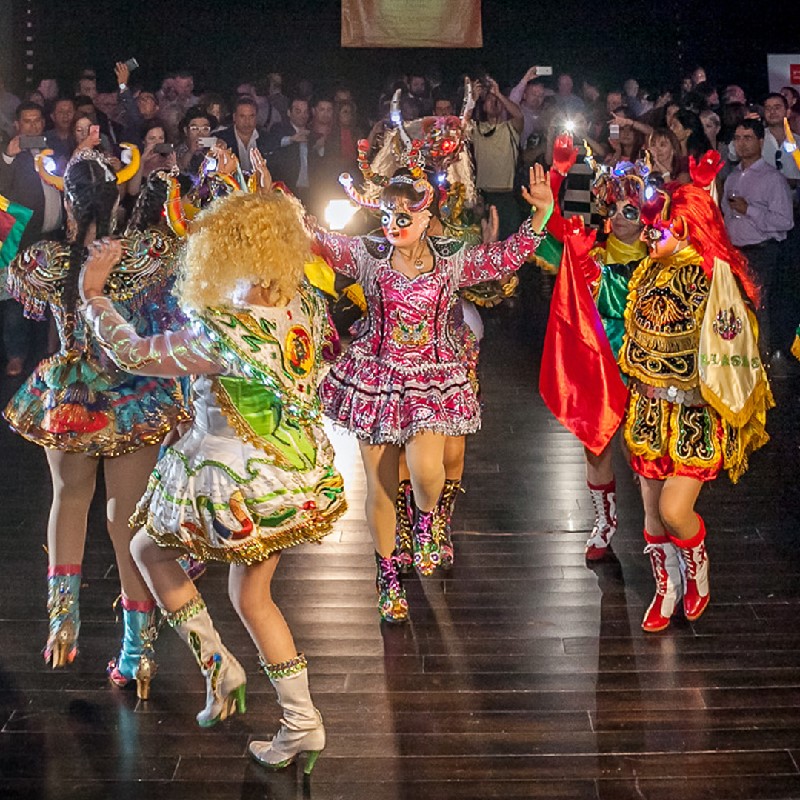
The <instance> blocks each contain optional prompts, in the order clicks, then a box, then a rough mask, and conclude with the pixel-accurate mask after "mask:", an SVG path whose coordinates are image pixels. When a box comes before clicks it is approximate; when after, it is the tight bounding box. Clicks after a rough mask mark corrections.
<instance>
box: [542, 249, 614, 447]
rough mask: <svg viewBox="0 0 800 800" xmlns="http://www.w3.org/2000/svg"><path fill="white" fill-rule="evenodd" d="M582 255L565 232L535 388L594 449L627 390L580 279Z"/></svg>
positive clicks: (610, 431) (604, 439)
mask: <svg viewBox="0 0 800 800" xmlns="http://www.w3.org/2000/svg"><path fill="white" fill-rule="evenodd" d="M577 247H580V245H577ZM586 258H588V255H584V254H583V253H581V252H578V251H576V242H575V240H574V239H573V238H572V237H571V236H567V237H566V241H565V246H564V255H563V257H562V260H561V268H560V270H559V272H558V276H557V278H556V283H555V288H554V290H553V299H552V301H551V303H550V317H549V319H548V322H547V333H546V334H545V340H544V350H543V352H542V366H541V372H540V374H539V391H540V392H541V395H542V399H543V400H544V402H545V405H546V406H547V407H548V408H549V409H550V410H551V411H552V412H553V414H554V415H555V417H556V419H557V420H558V421H559V422H560V423H561V424H562V425H563V426H564V427H565V428H567V429H568V430H570V431H572V433H574V434H575V436H577V437H578V439H580V441H581V442H583V444H584V445H586V447H588V448H589V449H590V450H591V451H592V452H593V453H595V454H599V453H601V452H602V451H603V450H604V449H605V447H606V446H607V445H608V443H609V441H610V440H611V437H612V436H613V435H614V433H615V431H616V430H617V428H618V427H619V424H620V421H621V420H622V415H623V413H624V412H625V403H626V400H627V395H628V390H627V388H626V387H625V384H624V383H623V381H622V378H621V377H620V374H619V368H618V367H617V363H616V360H615V359H614V354H613V353H612V351H611V345H610V344H609V343H608V338H607V336H606V334H605V330H604V329H603V323H602V321H601V319H600V314H599V313H598V312H597V307H596V306H595V303H594V299H593V298H592V294H591V292H590V290H589V286H588V284H587V283H586V278H585V276H584V270H583V263H582V262H583V261H585V260H586Z"/></svg>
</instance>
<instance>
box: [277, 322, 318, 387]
mask: <svg viewBox="0 0 800 800" xmlns="http://www.w3.org/2000/svg"><path fill="white" fill-rule="evenodd" d="M283 363H284V366H285V367H286V369H287V370H289V372H291V373H292V374H293V375H296V376H297V377H298V378H305V377H306V375H308V373H309V372H311V370H312V368H313V367H314V342H313V341H312V339H311V334H309V332H308V331H307V330H306V329H305V328H304V327H303V326H302V325H293V326H292V327H291V328H289V331H288V333H287V334H286V340H285V342H284V346H283Z"/></svg>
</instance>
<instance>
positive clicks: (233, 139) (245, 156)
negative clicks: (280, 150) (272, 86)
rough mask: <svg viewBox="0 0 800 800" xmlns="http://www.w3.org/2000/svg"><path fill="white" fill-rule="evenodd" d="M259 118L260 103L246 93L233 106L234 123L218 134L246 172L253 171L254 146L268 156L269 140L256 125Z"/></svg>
mask: <svg viewBox="0 0 800 800" xmlns="http://www.w3.org/2000/svg"><path fill="white" fill-rule="evenodd" d="M257 118H258V103H256V101H255V100H254V99H253V98H252V97H247V96H246V95H245V96H242V97H239V98H238V99H237V100H236V105H235V106H234V108H233V125H232V126H231V127H230V128H226V129H225V130H222V131H219V132H218V133H217V134H216V136H217V138H218V139H221V140H222V141H223V142H225V144H226V145H227V146H228V148H229V149H230V150H231V152H232V153H233V154H234V155H235V156H236V157H237V158H238V159H239V164H241V167H242V169H243V170H244V171H245V172H252V171H253V165H252V163H251V161H250V150H251V149H252V148H254V147H255V148H257V149H258V151H259V152H260V153H261V154H262V155H263V156H264V157H265V158H266V156H267V140H266V137H265V136H262V134H261V133H260V132H259V130H258V128H257V127H256V120H257Z"/></svg>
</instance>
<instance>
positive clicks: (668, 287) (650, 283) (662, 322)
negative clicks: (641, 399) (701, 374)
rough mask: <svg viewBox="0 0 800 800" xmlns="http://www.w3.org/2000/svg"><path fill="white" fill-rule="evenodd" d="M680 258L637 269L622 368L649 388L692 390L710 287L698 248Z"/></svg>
mask: <svg viewBox="0 0 800 800" xmlns="http://www.w3.org/2000/svg"><path fill="white" fill-rule="evenodd" d="M687 250H688V251H689V252H687ZM678 256H681V258H679V259H678V258H676V259H675V260H674V261H673V262H672V263H670V264H663V263H660V262H655V261H652V260H651V259H649V258H646V259H644V261H643V262H642V263H641V264H640V265H639V267H637V269H636V271H635V272H634V274H633V276H632V278H631V282H630V293H629V296H628V304H627V306H626V308H625V337H624V339H623V344H622V350H621V351H620V366H621V367H622V370H623V372H625V373H626V374H627V375H630V376H631V377H634V378H637V379H639V380H640V381H642V382H643V383H646V384H649V385H650V386H657V387H670V386H674V387H677V388H678V389H692V388H695V387H696V386H697V385H698V372H697V351H698V346H699V343H700V326H701V324H702V321H703V314H704V311H705V306H706V302H707V300H708V290H709V285H708V279H707V278H706V274H705V272H704V271H703V268H702V266H701V264H700V256H699V254H698V253H697V252H696V251H694V250H692V249H691V248H686V250H683V251H681V252H680V253H679V254H678ZM693 262H694V263H693Z"/></svg>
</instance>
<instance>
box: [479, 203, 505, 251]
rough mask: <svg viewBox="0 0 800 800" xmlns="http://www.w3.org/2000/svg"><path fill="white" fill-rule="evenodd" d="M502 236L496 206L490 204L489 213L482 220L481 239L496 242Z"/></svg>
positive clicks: (485, 242) (487, 242)
mask: <svg viewBox="0 0 800 800" xmlns="http://www.w3.org/2000/svg"><path fill="white" fill-rule="evenodd" d="M499 238H500V217H499V216H498V214H497V207H496V206H489V214H488V216H486V217H485V218H484V219H482V220H481V241H482V242H483V243H484V244H489V243H490V242H496V241H497V240H498V239H499Z"/></svg>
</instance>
